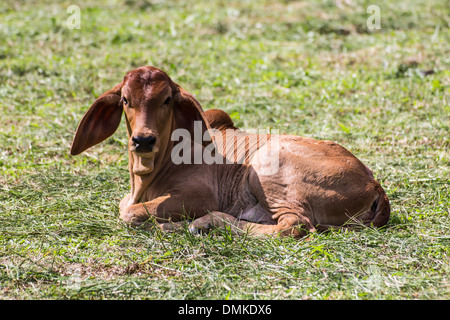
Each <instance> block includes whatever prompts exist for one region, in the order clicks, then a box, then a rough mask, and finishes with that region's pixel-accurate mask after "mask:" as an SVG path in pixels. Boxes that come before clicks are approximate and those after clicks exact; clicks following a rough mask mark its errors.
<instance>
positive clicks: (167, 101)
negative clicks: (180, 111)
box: [164, 97, 170, 105]
mask: <svg viewBox="0 0 450 320" xmlns="http://www.w3.org/2000/svg"><path fill="white" fill-rule="evenodd" d="M169 102H170V97H167V99H166V100H165V101H164V104H165V105H168V104H169Z"/></svg>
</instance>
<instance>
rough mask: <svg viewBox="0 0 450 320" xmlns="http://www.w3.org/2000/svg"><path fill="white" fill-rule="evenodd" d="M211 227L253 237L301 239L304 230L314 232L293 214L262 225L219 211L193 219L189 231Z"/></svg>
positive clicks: (307, 223) (307, 224) (284, 215)
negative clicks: (273, 223)
mask: <svg viewBox="0 0 450 320" xmlns="http://www.w3.org/2000/svg"><path fill="white" fill-rule="evenodd" d="M212 227H216V228H225V227H229V228H231V231H232V232H233V233H236V234H239V235H241V234H245V233H248V234H250V235H255V236H259V235H272V236H294V237H302V236H304V235H305V233H306V230H307V231H310V232H313V231H315V229H314V227H312V226H310V224H309V222H306V221H302V219H301V218H299V216H297V215H295V214H289V213H285V214H283V215H282V216H280V218H279V219H278V223H277V224H276V225H264V224H259V223H253V222H248V221H245V220H240V219H238V218H235V217H233V216H231V215H229V214H227V213H224V212H220V211H212V212H211V213H210V214H208V215H205V216H203V217H201V218H198V219H195V220H194V221H193V222H192V223H191V225H190V226H189V229H190V230H191V231H197V230H207V229H210V228H212Z"/></svg>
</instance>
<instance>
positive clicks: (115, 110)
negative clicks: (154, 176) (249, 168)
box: [70, 67, 208, 175]
mask: <svg viewBox="0 0 450 320" xmlns="http://www.w3.org/2000/svg"><path fill="white" fill-rule="evenodd" d="M122 113H124V114H125V119H126V123H127V131H128V138H129V139H128V150H129V155H130V160H131V170H132V172H133V173H134V174H136V175H145V174H149V173H151V172H152V171H153V170H154V167H155V158H157V157H158V156H159V155H162V157H160V159H163V157H164V155H167V154H169V155H170V150H169V149H170V146H171V140H170V137H171V133H172V131H173V130H175V129H179V128H182V129H186V130H188V131H189V132H190V133H191V136H192V134H193V131H194V121H201V122H202V126H203V127H202V130H203V132H204V131H206V130H208V125H207V122H206V120H205V116H204V113H203V110H202V108H201V106H200V104H199V103H198V101H197V100H195V98H194V97H193V96H192V95H190V94H189V93H187V92H186V91H185V90H183V89H182V88H181V87H180V86H178V85H177V84H176V83H174V82H173V81H172V80H171V79H170V78H169V76H168V75H167V74H166V73H165V72H163V71H161V70H159V69H157V68H154V67H141V68H138V69H136V70H133V71H130V72H128V73H127V74H126V76H125V77H124V79H123V81H122V82H121V83H119V84H118V85H116V86H115V87H114V88H112V89H111V90H109V91H107V92H105V93H103V94H102V95H101V96H100V97H98V99H97V100H95V102H94V103H93V104H92V106H91V107H90V108H89V110H88V111H87V112H86V114H85V115H84V117H83V118H82V120H81V122H80V124H79V125H78V128H77V131H76V134H75V138H74V140H73V143H72V148H71V151H70V153H71V154H72V155H76V154H79V153H81V152H83V151H84V150H86V149H88V148H90V147H92V146H93V145H95V144H97V143H100V142H102V141H103V140H105V139H106V138H108V137H110V136H111V135H112V134H113V133H114V132H115V131H116V130H117V128H118V126H119V124H120V120H121V118H122ZM161 161H162V160H160V162H161Z"/></svg>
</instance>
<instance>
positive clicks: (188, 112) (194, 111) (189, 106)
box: [173, 86, 211, 137]
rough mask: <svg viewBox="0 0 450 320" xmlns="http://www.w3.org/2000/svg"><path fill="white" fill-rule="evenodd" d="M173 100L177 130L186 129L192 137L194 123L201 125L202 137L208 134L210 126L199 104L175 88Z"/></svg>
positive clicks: (184, 92)
mask: <svg viewBox="0 0 450 320" xmlns="http://www.w3.org/2000/svg"><path fill="white" fill-rule="evenodd" d="M175 92H176V93H175V94H174V97H173V100H174V107H173V116H174V118H175V122H176V124H177V127H178V128H183V129H186V130H188V131H189V132H190V134H191V137H194V136H193V135H194V126H195V121H200V122H197V123H201V130H202V136H203V134H204V133H205V131H208V132H209V129H211V128H210V126H209V123H208V120H207V119H206V117H205V113H204V111H203V109H202V107H201V105H200V103H199V102H198V101H197V100H196V99H195V98H194V97H193V96H192V95H191V94H190V93H188V92H187V91H186V90H184V89H182V88H181V87H179V86H177V90H176V91H175Z"/></svg>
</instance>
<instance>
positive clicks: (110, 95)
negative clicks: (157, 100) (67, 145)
mask: <svg viewBox="0 0 450 320" xmlns="http://www.w3.org/2000/svg"><path fill="white" fill-rule="evenodd" d="M122 85H123V82H122V83H120V84H118V85H116V86H115V87H114V88H112V89H111V90H109V91H107V92H105V93H103V94H102V95H101V96H100V97H98V98H97V100H95V102H94V103H93V104H92V106H91V107H90V108H89V110H88V111H87V112H86V114H85V115H84V116H83V119H81V121H80V124H79V125H78V128H77V131H76V133H75V137H74V139H73V142H72V148H71V149H70V154H71V155H77V154H79V153H81V152H83V151H84V150H86V149H88V148H90V147H92V146H93V145H96V144H97V143H100V142H102V141H103V140H105V139H106V138H108V137H110V136H111V135H112V134H113V133H114V132H115V131H116V130H117V127H118V126H119V124H120V120H121V118H122V112H123V107H122V103H121V101H120V91H121V89H122Z"/></svg>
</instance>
